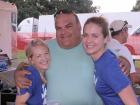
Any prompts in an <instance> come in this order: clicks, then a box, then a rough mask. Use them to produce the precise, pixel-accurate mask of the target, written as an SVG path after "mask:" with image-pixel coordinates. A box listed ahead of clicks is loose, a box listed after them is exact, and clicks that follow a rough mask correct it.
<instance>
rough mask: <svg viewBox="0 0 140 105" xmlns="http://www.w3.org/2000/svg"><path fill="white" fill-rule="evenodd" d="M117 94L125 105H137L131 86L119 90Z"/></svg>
mask: <svg viewBox="0 0 140 105" xmlns="http://www.w3.org/2000/svg"><path fill="white" fill-rule="evenodd" d="M118 94H119V96H120V98H121V99H122V101H123V102H124V104H125V105H139V104H138V101H137V98H136V95H135V93H134V91H133V89H132V87H131V85H128V86H127V87H126V88H124V89H123V90H121V91H120V92H119V93H118Z"/></svg>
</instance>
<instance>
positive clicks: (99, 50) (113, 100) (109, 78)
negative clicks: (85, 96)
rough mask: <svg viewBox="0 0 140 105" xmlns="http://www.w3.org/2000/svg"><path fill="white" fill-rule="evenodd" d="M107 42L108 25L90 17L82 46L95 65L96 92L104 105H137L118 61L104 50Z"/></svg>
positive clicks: (86, 24) (102, 20)
mask: <svg viewBox="0 0 140 105" xmlns="http://www.w3.org/2000/svg"><path fill="white" fill-rule="evenodd" d="M108 40H109V30H108V23H107V21H106V20H105V19H104V18H103V17H91V18H89V19H88V20H87V21H86V22H85V24H84V28H83V46H84V48H85V51H86V52H87V53H88V54H89V55H90V56H91V57H92V59H93V63H94V64H95V70H96V71H95V72H94V73H95V78H96V80H95V84H96V87H95V88H96V91H97V93H98V94H99V95H100V97H101V98H102V100H103V102H104V105H139V104H138V101H137V98H136V95H135V93H134V91H133V89H132V87H131V83H130V81H129V79H128V77H127V76H126V75H124V74H123V72H122V70H121V68H120V66H119V60H118V59H117V57H116V55H115V54H114V53H112V52H111V51H110V50H108V49H106V45H107V42H108Z"/></svg>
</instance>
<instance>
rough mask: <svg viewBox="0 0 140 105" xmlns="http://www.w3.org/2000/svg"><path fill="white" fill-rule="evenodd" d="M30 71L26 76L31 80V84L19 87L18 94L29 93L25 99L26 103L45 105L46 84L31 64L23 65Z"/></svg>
mask: <svg viewBox="0 0 140 105" xmlns="http://www.w3.org/2000/svg"><path fill="white" fill-rule="evenodd" d="M25 69H26V70H28V71H30V72H31V74H30V75H26V77H27V78H28V79H29V80H31V81H32V85H31V86H30V87H29V88H23V89H20V94H25V93H27V92H28V93H29V94H30V97H29V99H28V100H27V103H26V104H27V105H45V104H46V100H47V86H46V84H44V83H43V82H42V80H41V77H40V74H39V72H38V70H37V69H36V68H35V67H33V66H27V67H25Z"/></svg>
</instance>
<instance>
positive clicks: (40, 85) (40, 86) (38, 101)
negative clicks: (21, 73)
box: [15, 39, 50, 105]
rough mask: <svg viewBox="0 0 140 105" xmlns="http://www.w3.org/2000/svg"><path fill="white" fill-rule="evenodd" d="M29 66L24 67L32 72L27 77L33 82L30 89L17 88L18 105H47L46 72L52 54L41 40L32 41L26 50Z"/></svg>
mask: <svg viewBox="0 0 140 105" xmlns="http://www.w3.org/2000/svg"><path fill="white" fill-rule="evenodd" d="M26 56H27V58H28V61H29V65H27V66H26V67H24V68H23V69H26V70H28V71H30V72H31V75H26V77H27V78H28V79H29V80H31V81H32V85H31V86H30V87H29V88H20V89H19V87H17V90H18V94H17V96H16V102H15V103H16V105H46V103H47V101H46V100H47V98H46V96H47V80H46V79H45V71H46V70H47V69H48V67H49V63H50V53H49V49H48V47H47V45H46V44H45V43H44V42H43V41H42V40H39V39H36V40H32V41H31V42H30V43H29V44H28V46H27V49H26Z"/></svg>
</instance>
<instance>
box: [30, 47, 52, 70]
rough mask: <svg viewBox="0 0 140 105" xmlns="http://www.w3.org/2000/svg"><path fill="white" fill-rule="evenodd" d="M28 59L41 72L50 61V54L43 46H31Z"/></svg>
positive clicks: (46, 67)
mask: <svg viewBox="0 0 140 105" xmlns="http://www.w3.org/2000/svg"><path fill="white" fill-rule="evenodd" d="M29 61H30V62H31V63H32V65H34V66H35V67H36V68H37V69H38V70H40V71H41V72H44V71H45V70H47V69H48V66H49V63H50V54H49V50H48V48H46V47H44V46H35V47H33V48H32V57H30V58H29Z"/></svg>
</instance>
